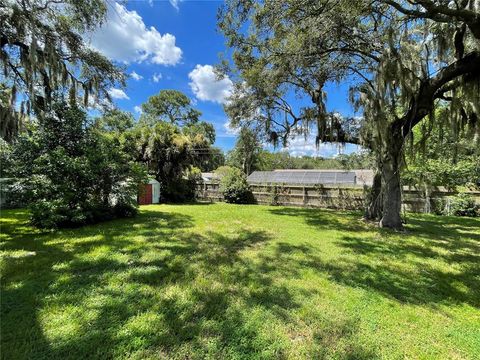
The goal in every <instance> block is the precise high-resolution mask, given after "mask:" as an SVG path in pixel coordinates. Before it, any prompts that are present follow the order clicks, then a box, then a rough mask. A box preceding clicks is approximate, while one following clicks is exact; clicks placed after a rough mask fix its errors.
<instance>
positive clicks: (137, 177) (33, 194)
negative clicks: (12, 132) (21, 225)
mask: <svg viewBox="0 0 480 360" xmlns="http://www.w3.org/2000/svg"><path fill="white" fill-rule="evenodd" d="M41 125H42V126H38V127H36V128H32V129H31V130H30V131H29V132H28V133H26V134H23V135H22V136H20V137H19V139H18V141H17V142H16V143H15V145H14V148H13V153H14V155H15V156H14V157H13V158H14V159H16V160H15V161H16V163H15V164H14V165H13V167H14V170H15V174H16V175H17V177H18V178H19V179H20V180H19V188H21V189H26V191H27V195H28V199H29V203H30V210H31V222H32V224H33V225H35V226H37V227H39V228H62V227H76V226H82V225H85V224H91V223H96V222H100V221H105V220H110V219H113V218H116V217H125V216H127V217H128V216H133V215H134V214H135V213H136V206H137V204H136V196H137V191H138V185H139V184H140V183H142V182H143V180H144V179H145V171H144V168H143V166H140V165H138V164H135V163H134V160H133V158H132V156H131V155H130V154H129V153H128V152H127V151H125V150H124V149H123V147H122V144H121V141H120V138H119V137H118V136H116V135H115V134H113V133H106V132H102V131H100V130H98V129H97V128H96V127H94V126H91V125H89V123H88V121H87V118H86V114H85V112H83V111H81V110H80V109H78V108H76V107H72V106H68V105H67V104H58V105H56V106H55V107H54V110H53V111H52V112H51V113H49V114H47V116H45V117H44V118H43V119H42V124H41Z"/></svg>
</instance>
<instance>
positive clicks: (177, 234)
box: [1, 208, 369, 359]
mask: <svg viewBox="0 0 480 360" xmlns="http://www.w3.org/2000/svg"><path fill="white" fill-rule="evenodd" d="M22 216H23V217H22ZM18 217H20V218H22V219H23V220H24V221H26V215H25V214H20V213H18V214H12V219H13V218H17V219H18ZM2 220H3V219H2ZM6 222H8V219H7V221H6ZM13 224H14V222H13V221H12V225H13ZM16 225H17V226H11V227H10V228H8V229H5V228H2V232H3V231H5V237H4V238H3V239H2V240H4V242H3V245H4V249H5V250H6V251H8V252H10V253H13V252H15V251H25V253H29V254H34V255H32V256H23V257H18V258H6V259H5V261H4V263H3V264H2V276H3V280H2V284H1V286H2V297H1V303H2V304H1V305H2V306H1V311H2V321H1V334H2V336H1V341H2V354H1V356H2V358H5V359H7V358H25V359H32V358H35V359H70V358H71V359H73V358H75V359H77V358H98V359H105V358H127V357H128V358H134V357H136V358H147V357H155V358H158V357H164V358H172V357H178V358H191V357H195V358H205V357H208V356H210V357H212V356H214V357H219V358H245V357H249V356H257V355H258V354H262V357H264V358H279V357H280V358H282V357H285V356H286V355H285V351H286V350H285V347H284V345H282V343H281V342H275V341H273V340H272V339H265V336H266V335H265V334H264V333H261V330H260V329H259V328H258V324H257V325H252V322H251V321H252V320H251V313H250V312H251V311H261V312H262V314H263V313H265V314H269V316H270V320H271V321H279V322H281V323H282V324H291V325H292V326H295V323H296V321H298V320H297V319H296V318H295V317H293V316H292V313H291V311H292V310H295V309H298V308H299V307H300V306H301V305H302V299H301V297H300V296H299V294H298V293H295V292H294V291H293V289H291V288H290V287H288V286H287V285H286V284H285V281H279V279H281V280H286V279H287V280H288V279H294V278H298V277H300V276H301V272H302V271H303V268H304V265H305V264H304V260H300V259H298V258H297V257H296V256H297V255H298V254H300V253H308V252H309V251H310V248H309V247H307V246H306V245H301V244H298V245H291V244H287V243H273V244H272V243H271V242H270V240H271V237H270V235H269V233H267V232H265V231H255V230H252V229H248V228H242V229H238V231H236V232H235V233H232V234H227V235H226V234H222V233H219V232H215V231H210V232H205V233H198V232H195V231H193V230H194V228H193V225H194V220H193V218H192V217H190V216H187V215H183V214H177V213H171V212H169V213H164V212H158V211H150V210H149V209H148V208H146V209H142V211H141V214H140V216H139V217H138V218H136V219H128V220H114V221H110V222H107V223H102V224H97V225H92V226H86V227H84V228H81V229H69V230H62V231H58V232H56V233H46V234H43V233H40V232H35V231H32V229H30V228H29V227H28V226H27V225H26V224H25V223H22V222H21V221H20V222H17V223H16ZM267 247H270V248H269V249H270V251H262V250H264V249H266V248H267ZM311 255H313V254H311ZM302 291H303V292H302V293H301V296H303V297H305V296H307V297H308V296H310V295H313V294H314V293H315V291H316V290H305V289H304V290H302ZM52 312H53V313H56V316H54V317H53V318H51V313H52ZM52 320H53V321H56V324H55V326H56V327H57V328H58V329H59V330H58V331H56V332H55V336H53V335H52V334H51V333H50V332H51V330H49V331H47V330H46V328H49V327H48V326H46V323H45V322H46V321H47V322H48V321H52ZM326 326H327V327H329V328H331V329H334V328H336V327H341V328H342V330H341V331H339V332H337V333H336V334H337V335H335V336H333V335H331V334H327V333H322V332H321V331H320V330H319V331H318V332H317V333H316V334H315V339H314V340H313V341H314V342H318V344H319V346H320V347H318V348H316V350H315V349H314V350H312V354H311V355H312V356H315V355H321V356H323V357H326V356H327V355H325V354H331V353H332V352H335V351H336V346H337V345H338V344H339V343H341V341H342V340H344V339H345V338H348V337H350V336H351V334H354V333H355V328H356V326H357V324H355V323H344V322H340V323H337V322H336V321H335V320H332V321H331V322H329V323H328V324H326ZM332 331H333V332H335V331H334V330H332ZM326 339H328V341H327V340H326ZM320 349H321V351H320ZM367 352H368V351H367V350H366V349H363V348H361V347H354V348H351V349H347V350H345V354H346V355H348V356H350V357H351V358H361V357H362V356H361V355H362V354H366V353H367ZM368 353H369V352H368ZM212 354H213V355H212ZM322 354H323V355H322ZM348 356H346V357H348ZM316 357H319V356H316Z"/></svg>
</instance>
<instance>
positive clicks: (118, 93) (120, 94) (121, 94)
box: [108, 88, 130, 100]
mask: <svg viewBox="0 0 480 360" xmlns="http://www.w3.org/2000/svg"><path fill="white" fill-rule="evenodd" d="M108 94H109V95H110V96H111V97H112V99H125V100H129V99H130V98H129V97H128V95H127V94H125V91H123V90H122V89H116V88H110V89H109V90H108Z"/></svg>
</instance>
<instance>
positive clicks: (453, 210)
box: [444, 193, 480, 217]
mask: <svg viewBox="0 0 480 360" xmlns="http://www.w3.org/2000/svg"><path fill="white" fill-rule="evenodd" d="M444 214H445V215H455V216H469V217H476V216H480V206H479V205H476V204H475V200H474V198H473V197H472V196H470V195H468V194H466V193H460V194H458V195H455V196H452V197H450V198H449V199H448V200H447V204H446V206H445V210H444Z"/></svg>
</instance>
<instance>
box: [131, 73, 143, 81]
mask: <svg viewBox="0 0 480 360" xmlns="http://www.w3.org/2000/svg"><path fill="white" fill-rule="evenodd" d="M130 76H131V77H132V78H133V79H134V80H137V81H138V80H142V79H143V76H142V75H139V74H137V73H136V72H135V71H132V72H131V73H130Z"/></svg>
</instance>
